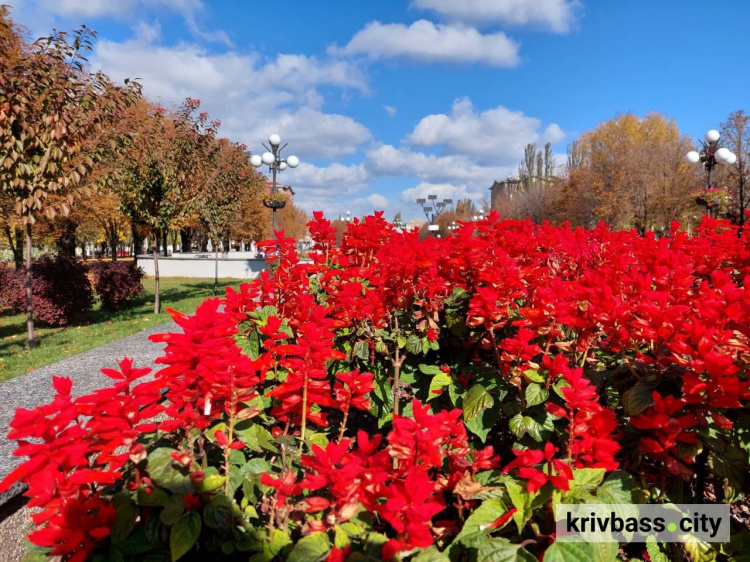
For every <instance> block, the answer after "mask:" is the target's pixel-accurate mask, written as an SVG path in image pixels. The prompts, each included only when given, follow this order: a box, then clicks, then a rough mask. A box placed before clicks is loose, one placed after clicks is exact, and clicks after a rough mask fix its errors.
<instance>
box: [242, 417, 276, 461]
mask: <svg viewBox="0 0 750 562" xmlns="http://www.w3.org/2000/svg"><path fill="white" fill-rule="evenodd" d="M234 434H235V436H236V437H237V438H238V439H239V440H240V441H242V442H243V443H244V444H245V445H247V446H248V447H250V449H252V450H253V451H255V452H256V453H262V452H264V451H270V452H272V453H278V452H279V450H278V449H277V448H276V445H274V439H273V436H272V435H271V433H270V432H269V431H268V430H267V429H266V428H265V427H263V426H262V425H259V424H257V423H255V422H254V421H253V420H242V421H241V422H238V423H237V424H236V425H235V426H234Z"/></svg>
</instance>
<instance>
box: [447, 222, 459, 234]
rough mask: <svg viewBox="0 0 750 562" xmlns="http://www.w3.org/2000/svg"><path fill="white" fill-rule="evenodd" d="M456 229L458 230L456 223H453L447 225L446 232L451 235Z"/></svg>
mask: <svg viewBox="0 0 750 562" xmlns="http://www.w3.org/2000/svg"><path fill="white" fill-rule="evenodd" d="M457 228H458V224H457V223H456V221H453V222H451V223H450V224H449V225H448V232H450V233H451V234H453V231H454V230H456V229H457Z"/></svg>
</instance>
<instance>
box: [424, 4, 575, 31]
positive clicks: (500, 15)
mask: <svg viewBox="0 0 750 562" xmlns="http://www.w3.org/2000/svg"><path fill="white" fill-rule="evenodd" d="M412 5H413V6H415V7H417V8H421V9H428V10H433V11H435V12H437V13H439V14H441V15H443V16H445V17H447V18H449V19H451V20H458V21H461V22H471V23H475V24H488V23H493V24H509V25H516V26H538V27H543V28H545V29H550V30H552V31H555V32H557V33H565V32H567V31H570V29H571V27H572V25H573V24H574V22H575V21H576V12H577V10H578V8H579V7H580V2H579V1H578V0H460V1H456V0H413V2H412Z"/></svg>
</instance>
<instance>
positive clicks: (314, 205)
mask: <svg viewBox="0 0 750 562" xmlns="http://www.w3.org/2000/svg"><path fill="white" fill-rule="evenodd" d="M369 180H370V174H369V172H368V171H367V170H366V169H365V167H364V165H362V164H352V165H349V166H346V165H344V164H338V163H335V164H331V165H330V166H314V165H313V164H309V163H306V162H302V163H300V165H299V167H298V168H296V169H294V170H286V171H284V173H283V175H282V181H283V182H284V183H289V184H291V185H292V187H293V188H294V191H295V194H296V195H295V196H294V202H295V203H296V204H298V205H299V206H300V207H302V208H303V209H305V211H307V212H308V213H311V212H312V211H319V210H325V212H326V214H328V215H331V213H333V212H341V211H342V210H343V211H346V210H351V209H349V207H351V204H350V203H351V201H352V200H353V197H354V196H356V195H358V194H361V193H362V192H363V191H366V190H367V187H368V185H369ZM359 201H364V199H360V200H359ZM345 207H346V208H345ZM370 207H372V205H370ZM331 216H332V215H331Z"/></svg>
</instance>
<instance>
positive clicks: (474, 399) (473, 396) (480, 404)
mask: <svg viewBox="0 0 750 562" xmlns="http://www.w3.org/2000/svg"><path fill="white" fill-rule="evenodd" d="M494 403H495V400H494V398H492V395H491V394H490V393H489V392H487V389H486V388H485V387H483V386H482V385H481V384H475V385H474V386H472V387H471V388H470V389H469V391H468V392H467V393H466V394H465V395H464V407H463V410H464V421H465V422H468V421H471V420H472V419H474V418H475V417H477V416H478V415H479V414H480V413H481V412H482V411H483V410H487V409H488V408H492V406H493V404H494Z"/></svg>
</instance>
